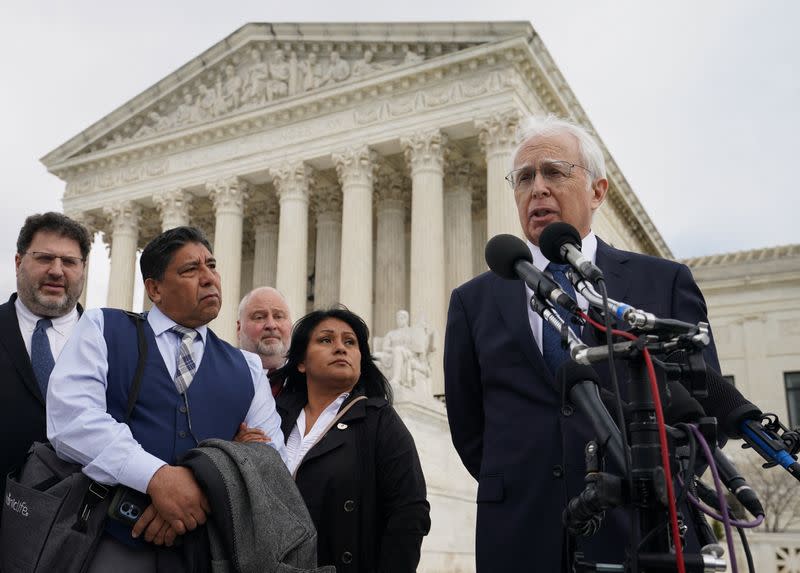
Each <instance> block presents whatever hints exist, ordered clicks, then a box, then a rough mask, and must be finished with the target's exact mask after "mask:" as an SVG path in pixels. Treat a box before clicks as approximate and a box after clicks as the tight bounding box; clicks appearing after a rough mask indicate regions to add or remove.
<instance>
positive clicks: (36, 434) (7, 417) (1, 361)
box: [0, 293, 83, 495]
mask: <svg viewBox="0 0 800 573" xmlns="http://www.w3.org/2000/svg"><path fill="white" fill-rule="evenodd" d="M16 299H17V295H16V293H14V294H12V295H11V298H10V299H8V302H7V303H5V304H0V440H2V442H1V443H2V445H1V446H0V476H2V480H1V481H2V491H3V494H4V495H5V488H6V479H5V478H6V474H7V473H8V472H10V471H11V470H12V469H14V467H15V466H17V465H19V464H21V463H22V462H23V461H24V460H25V454H26V453H27V452H28V448H29V447H30V446H31V444H32V443H33V442H45V441H47V428H46V425H45V417H44V396H42V393H41V392H40V391H39V385H38V384H37V383H36V377H35V376H34V374H33V367H32V366H31V358H30V356H29V355H28V351H27V350H26V349H25V342H24V341H23V340H22V334H21V333H20V331H19V322H18V320H17V311H16V308H15V307H14V301H15V300H16ZM78 312H83V309H82V308H81V307H80V305H79V306H78Z"/></svg>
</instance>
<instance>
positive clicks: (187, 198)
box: [153, 189, 193, 231]
mask: <svg viewBox="0 0 800 573" xmlns="http://www.w3.org/2000/svg"><path fill="white" fill-rule="evenodd" d="M192 198H193V196H192V194H191V193H189V192H187V191H184V190H183V189H171V190H169V191H163V192H161V193H158V194H156V195H153V203H154V204H155V206H156V209H157V210H158V213H159V215H160V216H161V230H162V231H166V230H168V229H174V228H175V227H182V226H185V225H188V224H189V212H190V210H191V206H192Z"/></svg>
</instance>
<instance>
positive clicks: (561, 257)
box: [539, 222, 603, 282]
mask: <svg viewBox="0 0 800 573" xmlns="http://www.w3.org/2000/svg"><path fill="white" fill-rule="evenodd" d="M539 248H540V249H542V254H544V256H545V257H547V258H548V259H549V260H550V261H552V262H554V263H558V264H561V265H563V264H570V265H572V267H573V268H574V269H575V270H577V271H578V272H579V273H580V274H581V276H582V277H584V278H586V279H588V280H590V281H592V282H595V281H598V280H600V279H602V278H603V271H601V270H600V269H599V268H597V266H596V265H595V264H594V263H593V262H592V261H590V260H589V259H587V258H586V257H584V256H583V253H582V252H581V236H580V234H578V230H577V229H576V228H575V227H573V226H572V225H570V224H569V223H564V222H558V223H551V224H549V225H548V226H547V227H545V229H544V231H542V234H541V236H540V237H539Z"/></svg>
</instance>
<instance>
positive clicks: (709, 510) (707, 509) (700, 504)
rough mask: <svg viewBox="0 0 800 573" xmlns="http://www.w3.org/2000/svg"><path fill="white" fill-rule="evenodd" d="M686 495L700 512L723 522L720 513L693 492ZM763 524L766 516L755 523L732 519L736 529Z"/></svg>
mask: <svg viewBox="0 0 800 573" xmlns="http://www.w3.org/2000/svg"><path fill="white" fill-rule="evenodd" d="M681 483H683V480H681ZM686 495H687V496H688V498H689V501H691V502H692V504H693V505H695V506H697V507H698V508H700V511H702V512H703V513H705V514H706V515H707V516H709V517H711V518H714V519H716V520H717V521H722V520H723V517H722V516H721V515H720V514H719V513H717V512H716V511H714V509H713V508H711V507H709V506H707V505H706V504H705V503H703V502H702V501H700V500H699V499H697V498H696V497H695V496H694V495H692V494H691V492H688V491H687V492H686ZM763 522H764V516H763V515H759V516H758V517H757V518H755V519H754V520H753V521H740V520H738V519H731V525H732V526H734V527H742V528H744V529H750V528H753V527H758V526H759V525H761V524H762V523H763Z"/></svg>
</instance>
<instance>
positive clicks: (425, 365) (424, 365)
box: [373, 310, 434, 394]
mask: <svg viewBox="0 0 800 573" xmlns="http://www.w3.org/2000/svg"><path fill="white" fill-rule="evenodd" d="M433 351H434V337H433V332H432V331H431V330H430V329H429V328H428V327H427V326H426V325H425V324H417V325H415V326H409V316H408V311H406V310H399V311H397V328H395V329H394V330H390V331H389V332H388V333H386V336H384V337H383V341H382V345H381V350H379V351H376V352H374V353H373V356H374V357H375V359H376V360H375V361H376V363H377V364H378V367H380V369H381V370H383V372H384V373H385V374H386V376H387V378H388V379H389V382H390V383H391V384H393V385H395V386H402V387H405V388H409V389H412V390H416V391H422V392H424V393H427V394H429V393H430V391H429V390H430V377H431V366H430V361H429V359H428V356H429V355H430V354H431V352H433Z"/></svg>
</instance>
